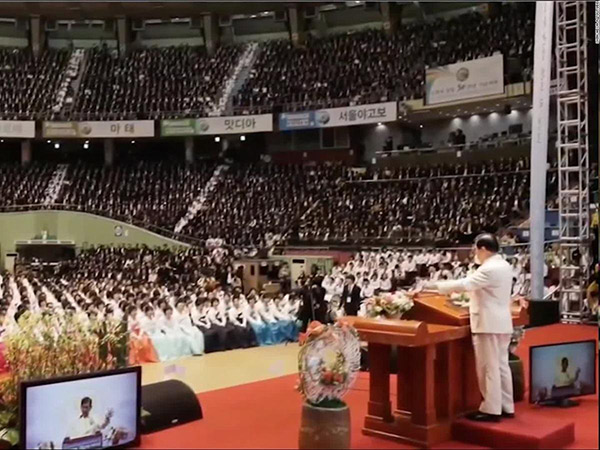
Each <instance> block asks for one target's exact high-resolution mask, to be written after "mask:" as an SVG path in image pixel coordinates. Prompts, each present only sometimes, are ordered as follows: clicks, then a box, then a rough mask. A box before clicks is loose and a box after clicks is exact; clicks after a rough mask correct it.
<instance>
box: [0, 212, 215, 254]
mask: <svg viewBox="0 0 600 450" xmlns="http://www.w3.org/2000/svg"><path fill="white" fill-rule="evenodd" d="M27 211H71V212H82V213H88V214H93V215H96V216H100V217H106V218H108V219H113V220H117V221H120V222H123V223H126V224H128V225H134V226H136V227H140V228H143V229H145V230H148V231H151V232H153V233H156V234H159V235H161V236H164V237H167V238H169V239H173V240H176V241H180V242H183V243H185V244H190V245H197V246H204V243H205V242H204V240H202V239H197V238H195V237H193V236H190V235H186V234H181V233H175V232H174V231H172V230H169V229H167V228H162V227H159V226H157V225H153V224H151V223H148V222H145V221H142V220H138V219H135V218H133V217H130V216H124V215H119V214H109V213H108V211H106V210H101V209H86V208H84V207H82V206H81V205H68V204H63V203H50V204H47V205H45V204H40V203H36V204H30V205H9V206H0V212H27Z"/></svg>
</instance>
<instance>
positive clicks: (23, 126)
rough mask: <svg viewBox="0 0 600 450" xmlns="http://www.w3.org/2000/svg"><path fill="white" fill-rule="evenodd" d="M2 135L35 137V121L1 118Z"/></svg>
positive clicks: (0, 134) (8, 136) (0, 135)
mask: <svg viewBox="0 0 600 450" xmlns="http://www.w3.org/2000/svg"><path fill="white" fill-rule="evenodd" d="M0 137H3V138H21V139H23V138H34V137H35V122H34V121H33V120H0Z"/></svg>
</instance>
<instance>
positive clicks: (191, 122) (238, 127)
mask: <svg viewBox="0 0 600 450" xmlns="http://www.w3.org/2000/svg"><path fill="white" fill-rule="evenodd" d="M268 131H273V114H259V115H253V116H232V117H205V118H202V119H175V120H162V121H161V122H160V135H161V136H196V135H214V134H242V133H260V132H268Z"/></svg>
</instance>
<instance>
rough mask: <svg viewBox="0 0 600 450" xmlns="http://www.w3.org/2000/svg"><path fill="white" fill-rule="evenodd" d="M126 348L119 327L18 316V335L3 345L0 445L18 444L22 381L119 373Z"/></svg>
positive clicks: (112, 323) (123, 328)
mask: <svg viewBox="0 0 600 450" xmlns="http://www.w3.org/2000/svg"><path fill="white" fill-rule="evenodd" d="M127 342H128V334H127V327H126V326H124V324H122V323H121V322H117V321H98V322H97V323H94V324H92V326H91V327H90V326H88V325H85V324H83V323H82V322H81V321H80V320H79V319H78V318H77V317H76V316H73V315H67V316H64V317H62V318H58V317H56V316H49V315H43V314H33V313H29V312H27V313H25V314H23V315H22V316H21V317H20V318H19V328H18V330H17V331H16V332H15V333H13V334H10V335H8V336H7V338H6V339H5V341H4V345H5V355H4V356H5V359H6V362H7V365H8V367H9V373H8V374H7V376H6V378H4V379H2V380H0V430H1V431H0V439H3V440H7V441H9V442H11V443H12V444H13V445H15V444H16V443H17V442H16V441H15V439H16V440H17V441H18V431H17V430H16V426H17V418H18V406H19V403H18V392H19V386H20V383H21V382H22V381H29V380H36V379H45V378H52V377H58V376H65V375H76V374H81V373H90V372H96V371H101V370H110V369H116V368H119V367H124V366H125V365H126V363H127Z"/></svg>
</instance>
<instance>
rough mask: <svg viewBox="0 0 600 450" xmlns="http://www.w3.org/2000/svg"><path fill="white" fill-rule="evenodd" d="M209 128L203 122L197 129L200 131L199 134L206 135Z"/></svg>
mask: <svg viewBox="0 0 600 450" xmlns="http://www.w3.org/2000/svg"><path fill="white" fill-rule="evenodd" d="M209 128H210V125H209V124H208V122H207V121H205V120H203V121H201V122H200V123H199V124H198V129H199V130H200V132H201V133H206V132H207V131H208V129H209Z"/></svg>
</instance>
